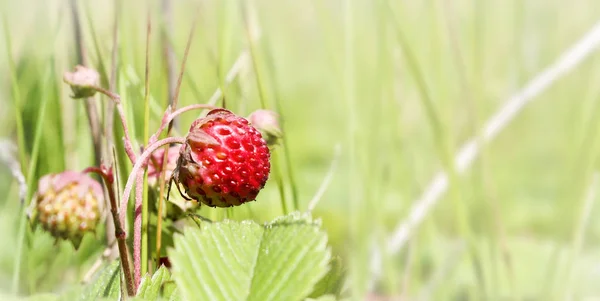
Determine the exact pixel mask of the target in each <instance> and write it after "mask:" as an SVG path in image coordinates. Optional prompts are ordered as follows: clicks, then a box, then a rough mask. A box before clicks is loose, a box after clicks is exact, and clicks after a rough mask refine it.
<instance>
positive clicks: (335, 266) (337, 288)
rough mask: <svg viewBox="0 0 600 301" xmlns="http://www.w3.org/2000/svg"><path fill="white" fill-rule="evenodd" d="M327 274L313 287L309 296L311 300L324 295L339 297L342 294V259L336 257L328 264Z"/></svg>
mask: <svg viewBox="0 0 600 301" xmlns="http://www.w3.org/2000/svg"><path fill="white" fill-rule="evenodd" d="M329 266H330V269H329V272H327V274H326V275H325V277H323V278H321V280H320V281H319V282H318V283H317V284H316V285H315V288H314V290H313V292H312V293H311V294H310V297H312V298H318V297H319V296H324V295H328V294H331V295H334V296H339V295H340V293H341V292H342V286H343V284H344V281H343V280H344V277H343V276H344V269H343V266H342V259H341V258H340V257H339V256H336V257H334V258H332V259H331V261H330V262H329Z"/></svg>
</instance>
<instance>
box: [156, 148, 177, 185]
mask: <svg viewBox="0 0 600 301" xmlns="http://www.w3.org/2000/svg"><path fill="white" fill-rule="evenodd" d="M180 149H181V145H179V144H177V145H174V146H171V147H169V148H168V150H169V153H168V154H167V166H166V171H165V179H170V178H171V175H172V174H173V170H175V167H177V158H179V151H180ZM164 156H165V149H164V148H161V149H158V150H157V151H155V152H154V153H152V156H151V157H150V160H148V184H150V185H151V186H154V185H156V184H157V183H158V179H159V178H160V176H161V173H162V167H163V159H164Z"/></svg>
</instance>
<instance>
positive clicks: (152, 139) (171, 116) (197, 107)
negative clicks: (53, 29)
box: [148, 104, 218, 144]
mask: <svg viewBox="0 0 600 301" xmlns="http://www.w3.org/2000/svg"><path fill="white" fill-rule="evenodd" d="M217 108H218V107H215V106H212V105H206V104H193V105H189V106H185V107H183V108H181V109H179V110H177V111H175V112H173V113H171V109H170V108H169V109H167V111H165V115H164V116H163V119H162V122H161V124H160V127H159V128H158V131H156V133H154V135H152V137H150V140H149V141H148V144H152V143H154V142H156V141H157V140H158V137H159V136H160V134H161V133H162V132H163V131H164V130H165V128H166V127H167V125H168V124H169V123H170V122H171V121H172V120H173V119H175V117H177V116H179V115H181V114H182V113H185V112H187V111H191V110H204V109H209V110H212V109H217Z"/></svg>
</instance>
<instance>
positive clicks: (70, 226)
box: [35, 171, 104, 249]
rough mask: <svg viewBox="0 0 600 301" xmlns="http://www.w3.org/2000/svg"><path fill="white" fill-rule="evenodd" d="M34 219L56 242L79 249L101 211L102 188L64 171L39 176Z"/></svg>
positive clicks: (102, 204)
mask: <svg viewBox="0 0 600 301" xmlns="http://www.w3.org/2000/svg"><path fill="white" fill-rule="evenodd" d="M35 202H36V209H37V212H36V214H35V220H36V222H38V223H39V224H41V225H42V227H43V228H44V230H46V231H48V232H50V234H51V235H52V236H54V237H56V238H57V239H65V240H69V241H71V242H72V243H73V245H74V246H75V248H76V249H77V248H78V247H79V244H80V243H81V240H82V238H83V236H84V235H85V234H86V233H88V232H91V233H94V232H95V230H96V227H97V226H98V224H99V222H100V220H101V217H102V212H103V208H104V197H103V191H102V186H100V183H98V182H97V181H96V180H94V179H92V178H91V177H90V176H88V175H87V174H83V173H80V172H74V171H65V172H62V173H58V174H50V175H46V176H43V177H42V178H41V179H40V181H39V184H38V191H37V192H36V194H35Z"/></svg>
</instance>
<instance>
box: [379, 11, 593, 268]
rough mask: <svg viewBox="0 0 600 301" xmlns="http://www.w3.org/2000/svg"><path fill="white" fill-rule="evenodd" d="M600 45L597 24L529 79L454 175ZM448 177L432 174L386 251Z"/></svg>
mask: <svg viewBox="0 0 600 301" xmlns="http://www.w3.org/2000/svg"><path fill="white" fill-rule="evenodd" d="M598 46H600V22H598V23H596V24H595V25H594V26H593V27H592V28H591V29H590V30H589V31H588V32H587V33H586V34H585V36H583V38H581V39H580V40H579V41H578V42H577V43H576V44H575V45H574V46H572V47H571V48H569V49H568V50H567V51H565V52H564V53H563V54H562V55H561V56H560V57H559V58H558V59H557V60H556V62H555V63H554V64H553V65H551V66H549V67H548V68H546V69H545V70H543V71H542V72H541V73H539V74H538V76H536V77H535V78H534V79H533V80H531V81H530V82H529V83H528V84H527V85H526V86H525V87H524V88H523V89H522V90H520V91H518V92H517V93H516V94H515V95H513V96H511V97H510V98H509V99H508V100H507V101H506V102H505V104H504V105H503V106H502V107H501V108H500V110H498V111H497V113H496V114H494V115H493V116H492V118H490V119H489V120H488V121H487V122H486V124H485V126H484V129H483V131H482V139H481V142H479V141H478V140H477V139H476V138H472V139H471V140H469V141H468V142H467V143H465V144H464V145H463V146H462V147H461V148H460V150H459V152H458V154H457V155H456V157H455V158H454V164H455V166H456V170H457V172H458V173H464V172H465V171H466V170H467V169H468V168H469V167H470V166H471V164H472V163H473V161H474V160H475V158H476V157H477V156H478V154H479V151H480V148H481V145H482V144H483V143H489V142H490V141H492V140H493V139H494V138H495V137H496V135H498V133H499V132H500V131H501V130H503V129H504V128H505V127H506V126H507V125H508V124H509V123H510V121H512V119H513V118H514V117H515V116H516V115H517V114H518V113H519V112H520V111H521V110H522V109H523V108H524V107H525V105H526V104H528V103H530V102H531V101H533V100H534V99H535V97H536V96H537V95H539V94H540V93H541V92H543V91H544V90H545V89H546V88H548V87H549V86H550V85H551V84H552V83H554V82H555V81H556V80H558V79H559V78H561V77H562V76H564V75H566V74H567V73H568V72H569V71H570V70H571V69H573V68H574V67H575V66H577V65H578V64H579V63H581V61H583V59H585V58H586V57H587V56H589V55H590V54H591V53H592V52H593V51H594V50H595V49H596V48H598ZM448 184H449V183H448V175H447V174H446V173H444V172H442V171H439V172H438V173H436V175H435V177H434V178H433V179H432V181H431V182H430V183H429V185H428V186H427V188H426V189H425V191H424V192H423V194H422V195H421V197H420V198H419V199H418V200H416V201H415V202H414V204H415V205H414V206H413V207H412V209H411V210H410V214H409V216H408V217H407V219H406V220H405V221H404V222H402V223H400V224H399V225H398V226H397V227H396V229H395V230H394V232H393V234H392V235H391V236H390V239H389V241H388V245H387V252H390V253H397V252H399V251H400V250H401V249H402V247H403V246H404V245H405V244H406V242H407V240H408V238H409V237H410V234H411V233H412V231H413V230H414V229H415V228H416V227H418V226H419V225H420V224H421V222H422V221H423V219H424V218H425V217H426V216H427V214H428V213H429V211H430V210H431V209H432V208H433V206H434V205H435V204H437V201H438V200H439V199H440V197H441V196H442V195H443V194H444V193H445V192H446V190H447V189H448V186H449V185H448ZM380 271H381V267H378V266H372V272H373V273H374V277H376V278H377V277H379V275H380Z"/></svg>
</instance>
